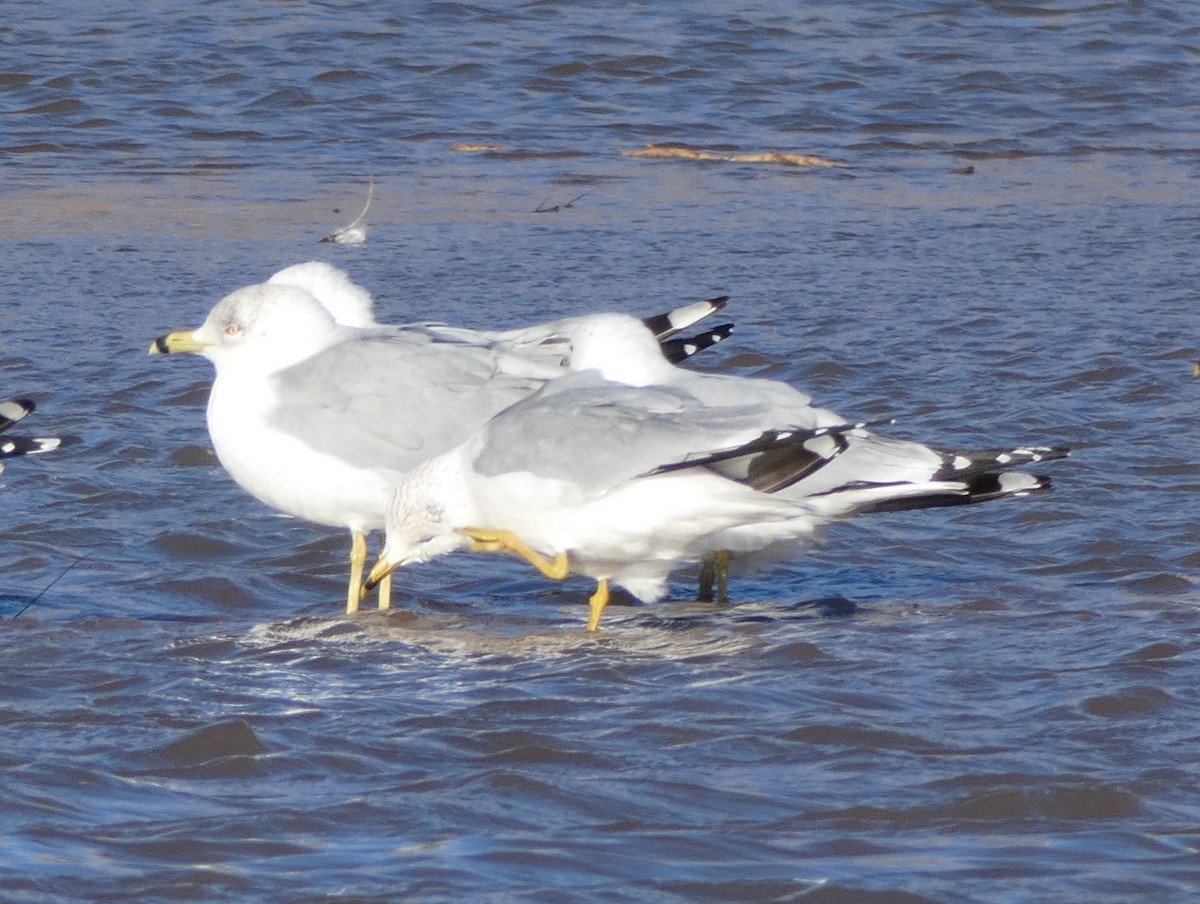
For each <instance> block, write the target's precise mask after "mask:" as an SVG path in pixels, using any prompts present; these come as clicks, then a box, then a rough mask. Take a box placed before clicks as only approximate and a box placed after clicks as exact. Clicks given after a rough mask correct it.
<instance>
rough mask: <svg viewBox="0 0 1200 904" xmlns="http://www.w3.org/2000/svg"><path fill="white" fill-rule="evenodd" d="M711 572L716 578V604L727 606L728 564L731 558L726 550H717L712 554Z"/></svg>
mask: <svg viewBox="0 0 1200 904" xmlns="http://www.w3.org/2000/svg"><path fill="white" fill-rule="evenodd" d="M712 561H713V571H714V572H715V574H716V578H717V602H718V603H720V604H721V605H723V606H727V605H729V563H730V562H732V561H733V556H732V555H731V554H730V552H729V550H728V549H718V550H717V551H716V552H714V553H713V557H712Z"/></svg>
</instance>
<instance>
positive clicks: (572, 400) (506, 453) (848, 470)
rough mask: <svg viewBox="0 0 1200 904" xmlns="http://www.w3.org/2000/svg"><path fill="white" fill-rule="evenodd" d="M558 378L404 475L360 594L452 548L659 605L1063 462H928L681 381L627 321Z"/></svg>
mask: <svg viewBox="0 0 1200 904" xmlns="http://www.w3.org/2000/svg"><path fill="white" fill-rule="evenodd" d="M571 370H572V373H571V374H569V375H568V376H565V377H562V378H560V379H558V380H555V381H554V382H552V383H548V384H547V385H546V386H544V387H543V388H542V389H541V390H540V391H539V392H538V393H537V394H536V395H534V396H532V397H530V398H527V399H524V400H522V401H520V402H518V403H517V404H515V405H513V406H512V407H511V408H508V409H506V410H505V411H503V412H501V413H499V414H497V415H496V416H495V417H493V418H492V419H491V420H490V421H489V422H488V423H486V424H485V425H484V426H483V427H482V428H481V429H479V430H478V431H476V433H475V434H474V435H473V436H472V437H471V438H470V439H468V440H466V441H465V442H463V443H462V444H460V445H459V446H458V447H456V448H455V449H453V450H451V451H449V452H447V453H445V454H442V455H439V456H438V457H436V458H433V459H431V460H429V461H426V462H425V463H423V464H421V465H420V466H418V467H417V468H416V469H414V470H412V471H410V472H408V473H407V474H405V475H404V477H403V478H401V480H400V482H399V483H398V484H397V488H396V492H395V496H394V498H393V500H392V504H391V506H390V508H389V512H388V515H387V539H386V541H385V545H384V551H383V555H382V556H381V557H380V559H379V561H378V563H377V564H376V565H375V567H374V569H373V570H372V572H371V575H370V577H369V580H368V586H370V585H371V584H373V583H374V582H376V581H378V580H380V579H383V578H385V577H386V576H388V575H390V574H391V573H392V572H394V571H395V570H396V569H397V568H399V567H401V566H404V565H406V564H410V563H415V562H423V561H427V560H429V559H431V558H435V557H437V556H440V555H444V554H445V553H448V552H452V551H454V550H457V549H467V548H472V549H475V550H477V551H485V552H509V553H513V554H516V555H518V556H520V557H521V558H524V559H526V560H527V561H529V562H530V563H531V564H532V565H534V567H536V568H537V569H538V570H539V571H540V572H541V573H542V574H544V575H546V576H547V577H550V578H552V579H557V580H561V579H563V578H565V577H566V576H567V575H568V574H569V573H571V572H572V571H574V572H577V573H580V574H583V575H586V576H588V577H591V578H593V579H595V580H596V581H597V589H596V592H595V594H593V596H592V597H591V600H590V606H591V611H590V615H589V618H588V625H587V626H588V629H589V630H595V629H596V627H597V626H598V625H599V622H600V617H601V615H602V613H603V612H604V608H605V606H606V605H607V602H608V598H609V584H610V583H615V584H617V585H620V586H622V587H624V588H625V589H626V590H628V591H629V592H631V593H632V594H633V595H634V596H636V597H638V598H639V599H641V600H643V601H647V602H649V601H654V600H657V599H659V598H660V597H661V596H663V594H664V592H665V589H666V579H667V576H668V575H669V574H670V572H671V571H672V570H673V569H674V568H675V567H676V566H677V565H678V564H680V563H682V562H689V561H691V562H694V561H699V560H701V559H703V558H705V557H706V556H709V555H711V554H713V553H715V552H718V551H726V550H732V551H734V552H763V551H770V552H772V553H773V554H775V555H778V554H780V552H782V551H783V550H785V549H790V548H792V547H794V546H795V544H796V542H797V541H798V540H801V539H802V538H804V537H806V536H808V535H809V534H811V533H812V531H813V530H814V528H816V527H817V526H818V525H820V524H822V523H823V522H826V521H828V520H830V519H832V518H835V517H839V516H844V515H849V514H854V513H857V512H865V511H876V510H882V509H887V508H892V507H908V508H919V507H922V506H927V505H943V504H946V503H947V502H949V501H982V500H983V499H994V498H1000V497H1003V496H1021V495H1025V494H1028V493H1033V492H1037V491H1039V490H1043V489H1046V488H1047V487H1048V485H1049V484H1048V481H1046V480H1045V479H1044V478H1041V477H1036V476H1033V475H1030V474H1024V473H1021V472H1008V471H1007V469H1009V468H1011V467H1015V466H1018V465H1023V464H1028V463H1031V462H1037V461H1043V460H1047V459H1052V458H1058V457H1062V456H1063V455H1065V454H1066V451H1065V450H1063V449H1052V448H1044V447H1043V448H1028V449H1015V450H1011V451H1008V452H1004V453H994V452H987V453H979V454H959V453H947V452H939V451H937V450H934V449H931V448H929V447H927V446H924V445H921V444H919V443H913V442H907V441H902V440H893V439H887V438H885V437H882V436H879V435H877V434H875V433H873V432H871V431H869V430H867V429H865V425H862V424H846V423H844V422H843V420H842V419H841V418H839V417H838V416H837V415H835V414H833V413H832V412H830V411H826V410H823V409H819V408H814V407H812V405H811V400H810V399H809V397H808V396H806V395H804V394H803V393H801V392H798V391H797V390H795V389H793V388H792V387H791V386H789V385H787V384H786V383H781V382H778V381H773V380H761V379H752V378H745V377H732V376H720V375H712V374H700V373H694V372H690V371H685V370H682V369H680V368H677V367H675V366H673V365H672V364H670V363H669V362H668V361H666V360H665V359H664V357H663V356H662V354H661V352H660V351H659V349H658V347H657V345H656V343H655V342H654V339H653V337H652V336H651V335H650V333H649V332H647V330H646V329H645V327H644V326H643V325H642V324H640V323H639V322H638V321H637V320H634V319H633V318H629V317H625V316H622V315H616V314H612V315H598V316H596V317H594V318H592V319H591V320H590V321H589V322H588V323H586V324H584V325H583V326H581V327H580V329H578V330H577V331H576V332H575V334H574V336H573V339H572V354H571Z"/></svg>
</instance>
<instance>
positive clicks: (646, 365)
mask: <svg viewBox="0 0 1200 904" xmlns="http://www.w3.org/2000/svg"><path fill="white" fill-rule="evenodd" d="M674 369H675V368H674V366H673V365H672V364H671V363H670V362H669V361H667V359H666V358H664V357H663V353H662V349H661V348H659V345H658V340H657V339H655V338H654V334H653V333H651V332H650V330H648V329H647V328H646V325H645V324H644V323H642V322H641V321H640V320H638V319H637V318H636V317H630V316H628V315H626V314H596V315H595V316H593V317H588V318H586V320H584V322H583V323H582V324H581V325H580V326H579V327H578V328H577V329H576V330H575V332H574V333H573V334H572V335H571V370H598V371H600V373H601V374H602V375H603V376H604V378H605V379H606V380H612V381H613V382H614V383H626V384H628V385H630V386H648V385H650V384H652V383H659V382H663V381H664V380H666V379H669V377H670V376H671V373H672V372H673V371H674Z"/></svg>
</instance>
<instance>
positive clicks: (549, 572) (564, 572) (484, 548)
mask: <svg viewBox="0 0 1200 904" xmlns="http://www.w3.org/2000/svg"><path fill="white" fill-rule="evenodd" d="M459 533H460V534H462V535H463V536H464V537H468V538H469V539H470V540H471V549H472V550H473V551H475V552H511V553H513V554H514V555H516V556H520V557H521V558H522V559H524V560H525V561H526V562H528V563H529V564H530V565H532V566H533V567H534V568H536V569H537V570H538V571H540V572H541V573H542V574H544V575H545V576H546V577H548V578H550V580H552V581H561V580H564V579H566V577H567V576H568V575H569V574H570V573H571V563H570V560H569V559H568V558H567V554H566V553H565V552H560V553H559V554H558V555H556V556H555V557H554V560H553V561H551V560H550V559H547V558H546V557H545V556H544V555H542V554H541V553H540V552H537V551H536V550H533V549H530V548H529V547H528V546H526V545H525V544H524V543H523V542H522V541H521V538H520V537H518V536H517V535H516V534H514V533H513V532H512V531H508V530H483V529H481V528H477V527H464V528H462V529H461V530H459Z"/></svg>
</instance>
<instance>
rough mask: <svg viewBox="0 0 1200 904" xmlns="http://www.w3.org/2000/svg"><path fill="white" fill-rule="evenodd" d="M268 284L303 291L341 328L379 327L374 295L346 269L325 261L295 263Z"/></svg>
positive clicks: (281, 271)
mask: <svg viewBox="0 0 1200 904" xmlns="http://www.w3.org/2000/svg"><path fill="white" fill-rule="evenodd" d="M267 282H268V283H270V284H271V285H284V286H296V287H297V288H300V289H304V290H305V291H306V292H308V293H309V294H310V295H312V296H313V297H314V298H315V299H317V301H319V302H320V303H321V304H322V305H324V307H325V310H327V311H328V312H329V313H330V314H332V315H333V319H334V320H336V321H337V322H338V323H340V324H341V325H342V326H353V327H358V328H360V329H368V328H370V327H373V326H377V325H378V324H376V322H375V302H374V300H373V299H372V298H371V293H370V292H368V291H367V290H366V289H364V288H363V287H362V286H360V285H359V284H358V283H356V282H354V281H353V280H352V279H350V276H349V275H348V274H347V273H346V271H345V270H339V269H338V268H337V267H335V266H333V265H332V264H327V263H325V262H324V261H307V262H305V263H303V264H295V265H294V266H291V267H286V268H285V269H283V270H280V271H279V272H278V273H276V274H275V275H274V276H272V277H271V278H270V279H268V280H267Z"/></svg>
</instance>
